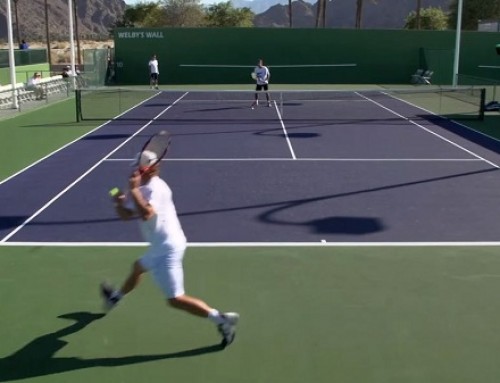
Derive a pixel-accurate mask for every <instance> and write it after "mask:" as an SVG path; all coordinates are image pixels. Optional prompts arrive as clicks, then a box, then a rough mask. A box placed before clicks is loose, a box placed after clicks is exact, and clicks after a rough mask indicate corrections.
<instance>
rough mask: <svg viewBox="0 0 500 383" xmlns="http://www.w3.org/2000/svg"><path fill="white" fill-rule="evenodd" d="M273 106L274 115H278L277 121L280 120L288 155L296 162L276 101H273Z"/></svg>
mask: <svg viewBox="0 0 500 383" xmlns="http://www.w3.org/2000/svg"><path fill="white" fill-rule="evenodd" d="M273 104H274V109H275V110H276V113H277V114H278V119H279V120H280V124H281V127H282V128H283V132H284V134H285V139H286V142H287V144H288V148H289V149H290V153H291V154H292V158H293V159H294V160H296V159H297V157H296V156H295V152H294V151H293V146H292V142H291V141H290V137H288V132H287V131H286V128H285V123H284V122H283V119H282V118H281V113H280V110H279V108H278V104H277V103H276V101H273Z"/></svg>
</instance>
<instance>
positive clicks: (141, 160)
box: [132, 150, 158, 167]
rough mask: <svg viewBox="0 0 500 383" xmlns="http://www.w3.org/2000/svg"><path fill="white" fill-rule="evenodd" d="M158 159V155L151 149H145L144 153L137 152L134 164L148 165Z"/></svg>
mask: <svg viewBox="0 0 500 383" xmlns="http://www.w3.org/2000/svg"><path fill="white" fill-rule="evenodd" d="M157 160H158V156H157V155H156V153H155V152H152V151H151V150H145V151H143V152H142V153H137V155H136V156H135V160H134V162H132V166H138V165H139V166H140V167H147V166H151V165H153V164H154V163H155V162H156V161H157Z"/></svg>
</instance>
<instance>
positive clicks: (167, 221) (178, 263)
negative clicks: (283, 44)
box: [101, 151, 239, 346]
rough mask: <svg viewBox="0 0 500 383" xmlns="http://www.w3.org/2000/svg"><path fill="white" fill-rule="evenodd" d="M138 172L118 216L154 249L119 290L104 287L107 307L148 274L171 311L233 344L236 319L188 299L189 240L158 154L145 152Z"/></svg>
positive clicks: (121, 198)
mask: <svg viewBox="0 0 500 383" xmlns="http://www.w3.org/2000/svg"><path fill="white" fill-rule="evenodd" d="M137 157H138V158H137V160H136V162H135V165H136V166H137V165H139V168H140V169H141V171H135V172H134V173H133V174H132V176H131V177H130V179H129V189H130V191H129V192H128V193H127V194H126V195H125V194H123V193H119V194H118V195H116V196H115V197H114V201H115V209H116V212H117V214H118V216H119V217H120V218H122V219H124V220H126V219H130V218H132V217H134V216H138V217H139V226H140V229H141V232H142V234H143V237H144V239H145V240H146V241H148V242H149V243H150V247H149V249H148V250H147V251H146V253H145V254H144V255H143V256H142V258H140V259H139V260H137V261H136V262H135V263H134V265H133V267H132V271H131V273H130V274H129V276H128V277H127V279H126V280H125V282H124V284H123V285H122V287H121V288H120V289H119V290H115V289H113V288H112V287H111V286H110V285H108V284H106V283H103V284H101V294H102V296H103V298H104V303H105V307H106V308H107V309H111V308H113V307H114V306H115V305H116V304H117V303H118V302H119V301H120V299H122V298H123V297H124V296H125V295H126V294H128V293H129V292H130V291H132V290H133V289H134V288H135V287H136V286H137V285H138V283H139V281H140V278H141V276H142V274H144V273H145V272H150V273H151V275H152V277H153V278H154V280H155V282H156V284H157V285H158V286H159V287H160V289H161V290H162V291H163V293H164V294H165V296H166V298H167V302H168V304H169V305H170V306H171V307H174V308H176V309H180V310H184V311H187V312H188V313H191V314H193V315H196V316H199V317H203V318H208V319H210V320H211V321H212V322H214V323H215V324H216V325H217V328H218V330H219V332H220V334H221V335H222V337H223V340H222V345H223V346H227V345H229V344H231V343H232V342H233V340H234V337H235V328H236V323H237V322H238V319H239V314H237V313H232V312H228V313H221V312H219V311H218V310H216V309H214V308H212V307H210V306H208V305H207V304H206V303H205V302H203V301H202V300H200V299H198V298H194V297H191V296H189V295H186V293H185V291H184V271H183V266H182V260H183V257H184V252H185V250H186V237H185V235H184V232H183V231H182V227H181V224H180V222H179V219H178V217H177V212H176V210H175V206H174V203H173V200H172V191H171V190H170V188H169V186H168V185H167V183H166V182H165V181H164V180H162V179H161V178H160V177H159V162H158V163H157V164H156V165H153V166H151V164H154V163H155V162H156V160H157V157H156V154H155V153H154V152H151V151H144V152H143V153H142V154H140V155H138V156H137Z"/></svg>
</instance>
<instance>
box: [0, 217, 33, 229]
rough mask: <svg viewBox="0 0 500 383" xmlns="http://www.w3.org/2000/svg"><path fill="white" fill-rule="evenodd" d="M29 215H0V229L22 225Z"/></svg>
mask: <svg viewBox="0 0 500 383" xmlns="http://www.w3.org/2000/svg"><path fill="white" fill-rule="evenodd" d="M29 217H30V216H29V215H3V216H0V230H7V229H12V228H14V227H18V226H19V225H22V224H23V223H24V222H25V221H26V220H27V219H28V218H29Z"/></svg>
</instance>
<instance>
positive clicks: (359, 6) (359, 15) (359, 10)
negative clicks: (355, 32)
mask: <svg viewBox="0 0 500 383" xmlns="http://www.w3.org/2000/svg"><path fill="white" fill-rule="evenodd" d="M371 2H372V3H374V4H377V1H376V0H371ZM363 5H364V0H356V29H360V28H361V20H362V19H363Z"/></svg>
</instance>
